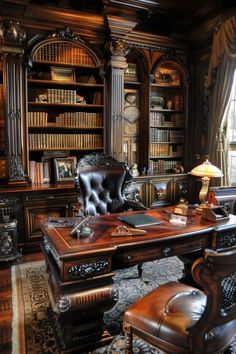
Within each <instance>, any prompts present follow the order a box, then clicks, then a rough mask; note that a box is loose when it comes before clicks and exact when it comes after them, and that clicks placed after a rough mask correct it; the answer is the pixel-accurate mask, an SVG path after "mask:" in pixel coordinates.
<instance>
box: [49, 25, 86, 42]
mask: <svg viewBox="0 0 236 354" xmlns="http://www.w3.org/2000/svg"><path fill="white" fill-rule="evenodd" d="M48 38H62V39H71V40H77V41H80V42H84V41H83V39H82V38H81V37H79V36H78V35H76V34H75V33H74V32H72V31H71V30H70V29H69V27H65V28H63V29H59V30H58V31H56V32H54V33H53V34H51V35H50V36H48Z"/></svg>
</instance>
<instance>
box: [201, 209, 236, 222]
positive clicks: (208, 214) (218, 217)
mask: <svg viewBox="0 0 236 354" xmlns="http://www.w3.org/2000/svg"><path fill="white" fill-rule="evenodd" d="M202 218H203V219H206V220H210V221H213V222H224V221H227V220H229V214H228V213H227V211H226V210H225V209H224V208H223V207H221V206H217V207H211V206H209V207H206V208H204V209H203V210H202Z"/></svg>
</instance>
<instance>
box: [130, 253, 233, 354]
mask: <svg viewBox="0 0 236 354" xmlns="http://www.w3.org/2000/svg"><path fill="white" fill-rule="evenodd" d="M192 273H193V277H194V278H195V281H196V282H197V283H198V284H199V285H200V287H201V288H202V289H203V291H201V290H199V289H197V288H194V287H191V286H189V285H185V284H182V283H179V282H173V281H171V282H168V283H166V284H163V285H161V286H160V287H159V288H157V289H156V290H153V291H152V292H150V293H149V294H147V295H146V296H144V297H143V298H141V299H140V300H138V301H137V302H136V303H135V304H133V305H132V306H131V307H130V308H129V309H128V310H127V311H126V312H125V315H124V324H123V328H124V331H125V334H126V352H125V353H126V354H129V353H132V336H133V334H135V335H137V336H138V337H140V338H142V339H144V340H145V341H147V342H148V343H150V344H152V345H154V346H155V347H157V348H158V349H161V350H163V351H164V352H166V353H170V354H174V353H175V354H176V353H183V354H187V353H193V354H213V353H219V352H222V351H225V352H226V350H227V348H228V347H229V346H230V344H231V343H232V341H233V339H234V336H235V335H236V249H235V248H234V249H228V250H224V251H218V252H217V251H213V250H209V249H208V250H205V252H204V257H201V258H199V259H198V260H196V261H195V263H194V264H193V266H192Z"/></svg>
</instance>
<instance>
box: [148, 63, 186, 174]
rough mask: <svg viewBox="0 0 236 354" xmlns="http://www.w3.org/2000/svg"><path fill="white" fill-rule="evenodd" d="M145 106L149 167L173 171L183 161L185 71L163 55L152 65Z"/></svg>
mask: <svg viewBox="0 0 236 354" xmlns="http://www.w3.org/2000/svg"><path fill="white" fill-rule="evenodd" d="M151 78H152V80H153V82H152V83H151V84H150V109H149V170H150V171H151V173H175V170H176V168H177V166H179V165H183V164H184V161H185V155H186V152H185V140H186V137H185V131H186V120H187V102H188V97H187V93H188V91H187V73H186V71H185V68H184V67H183V66H182V65H181V64H180V63H179V62H178V61H175V60H174V58H173V60H172V59H171V60H170V59H169V58H168V57H165V56H163V57H162V58H159V59H158V60H157V62H156V64H155V65H154V66H153V71H152V75H151Z"/></svg>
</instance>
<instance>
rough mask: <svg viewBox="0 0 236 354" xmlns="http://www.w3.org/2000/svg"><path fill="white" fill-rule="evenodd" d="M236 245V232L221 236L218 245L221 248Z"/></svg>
mask: <svg viewBox="0 0 236 354" xmlns="http://www.w3.org/2000/svg"><path fill="white" fill-rule="evenodd" d="M235 245H236V234H235V233H232V234H227V235H223V236H221V237H219V241H218V247H219V248H227V247H232V246H235Z"/></svg>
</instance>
